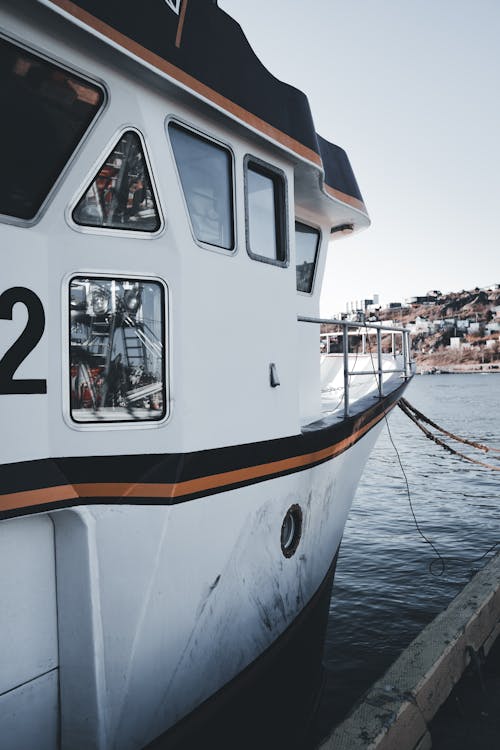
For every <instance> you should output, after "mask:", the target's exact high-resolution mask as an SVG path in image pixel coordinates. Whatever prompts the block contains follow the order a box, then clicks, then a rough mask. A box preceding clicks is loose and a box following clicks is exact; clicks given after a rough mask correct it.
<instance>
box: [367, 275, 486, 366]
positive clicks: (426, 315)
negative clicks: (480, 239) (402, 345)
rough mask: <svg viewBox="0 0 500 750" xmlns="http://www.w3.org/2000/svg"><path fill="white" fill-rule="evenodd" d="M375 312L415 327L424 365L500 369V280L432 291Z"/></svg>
mask: <svg viewBox="0 0 500 750" xmlns="http://www.w3.org/2000/svg"><path fill="white" fill-rule="evenodd" d="M371 317H372V319H373V318H374V317H376V319H378V320H384V321H388V320H392V321H394V322H395V323H398V324H403V325H406V326H408V327H409V328H410V329H411V330H412V349H413V350H414V357H415V360H416V362H417V366H418V367H420V368H421V369H432V368H438V369H443V368H445V369H448V370H450V369H451V370H457V371H458V370H463V369H498V365H500V342H499V337H500V288H498V285H494V286H492V287H491V288H490V289H479V288H478V287H476V288H475V289H472V290H469V291H466V290H462V291H461V292H450V293H447V294H442V293H441V292H438V291H433V292H429V293H428V294H427V295H425V297H415V298H412V301H410V302H409V303H407V304H404V305H402V306H401V307H398V308H392V309H380V310H377V311H375V312H374V314H373V315H372V316H371Z"/></svg>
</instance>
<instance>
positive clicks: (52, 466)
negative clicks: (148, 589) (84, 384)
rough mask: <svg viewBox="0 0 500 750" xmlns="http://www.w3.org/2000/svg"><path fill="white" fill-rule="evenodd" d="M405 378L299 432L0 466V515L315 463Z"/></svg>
mask: <svg viewBox="0 0 500 750" xmlns="http://www.w3.org/2000/svg"><path fill="white" fill-rule="evenodd" d="M405 387H406V383H404V384H403V385H402V386H400V387H399V388H398V389H396V390H395V391H393V393H392V394H390V395H389V396H387V397H385V398H384V399H382V400H380V401H377V403H376V404H375V405H374V406H373V407H370V408H369V409H366V410H365V411H364V412H361V413H360V414H358V415H356V416H354V417H351V418H349V419H347V420H344V421H342V422H340V423H337V424H325V423H318V425H317V427H316V429H311V428H309V429H308V430H307V431H305V432H303V433H302V434H301V435H297V436H292V437H289V438H281V439H277V440H270V441H263V442H261V443H252V444H247V445H240V446H230V447H226V448H215V449H212V450H208V451H198V452H194V453H187V454H158V455H138V456H82V457H73V458H50V459H44V460H39V461H26V462H22V463H16V464H8V465H5V466H2V467H0V487H1V488H2V492H1V493H0V518H8V517H12V516H17V515H26V514H29V513H40V512H43V511H48V510H54V509H57V508H63V507H72V506H75V505H91V504H105V503H109V502H111V501H112V502H113V503H118V504H125V505H173V504H177V503H181V502H186V501H188V500H194V499H197V498H201V497H205V496H209V495H213V494H216V493H219V492H226V491H228V490H232V489H236V488H238V487H243V486H246V485H251V484H256V483H258V482H263V481H266V480H269V479H274V478H276V477H281V476H286V475H288V474H293V473H296V472H298V471H304V470H306V469H309V468H312V467H314V466H318V465H320V464H322V463H325V462H326V461H329V460H331V459H332V458H334V457H335V456H338V455H340V454H341V453H343V452H344V451H346V450H347V449H348V448H350V447H351V446H352V445H354V444H355V443H356V442H358V441H359V440H360V439H361V438H362V437H363V436H364V435H365V434H366V433H367V432H369V431H370V430H371V429H372V428H373V427H374V426H375V425H376V424H378V423H379V422H380V420H381V419H383V418H384V416H385V414H386V413H387V412H388V411H389V410H390V409H392V408H393V407H394V406H395V405H396V403H397V401H398V399H399V398H400V397H401V395H402V391H403V390H404V388H405Z"/></svg>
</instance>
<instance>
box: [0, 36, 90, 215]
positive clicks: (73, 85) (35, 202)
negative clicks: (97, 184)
mask: <svg viewBox="0 0 500 750" xmlns="http://www.w3.org/2000/svg"><path fill="white" fill-rule="evenodd" d="M103 100H104V94H103V91H102V90H101V89H100V88H98V87H97V86H94V85H92V84H90V83H88V81H85V80H84V79H83V78H80V77H79V76H76V75H74V74H73V73H69V72H68V71H66V70H64V69H63V68H61V67H59V66H58V65H54V64H53V63H49V62H47V61H46V60H43V59H42V58H40V57H38V56H35V55H33V54H31V53H29V52H27V51H26V50H24V49H23V48H22V47H18V46H17V45H15V44H12V43H11V42H7V41H5V40H3V39H0V101H1V102H2V103H3V107H2V116H1V117H0V143H1V144H2V180H1V182H0V214H6V215H8V216H13V217H16V218H18V219H25V220H30V219H33V218H34V217H35V216H36V214H37V212H38V211H39V209H40V207H41V205H42V203H43V202H44V200H45V198H46V197H47V195H48V194H49V192H50V190H51V189H52V187H53V186H54V184H55V182H56V180H57V178H58V177H59V175H60V174H61V172H62V170H63V169H64V167H65V166H66V164H67V162H68V161H69V158H70V156H71V154H72V153H73V152H74V150H75V148H76V147H77V145H78V143H79V142H80V141H81V139H82V138H83V135H84V134H85V132H86V131H87V129H88V128H89V126H90V124H91V122H92V120H93V119H94V118H95V116H96V114H97V112H98V111H99V109H100V108H101V106H102V103H103Z"/></svg>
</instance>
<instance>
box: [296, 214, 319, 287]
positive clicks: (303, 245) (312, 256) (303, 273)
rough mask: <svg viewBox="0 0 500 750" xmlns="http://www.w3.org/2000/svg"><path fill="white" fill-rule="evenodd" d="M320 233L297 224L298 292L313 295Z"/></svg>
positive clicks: (305, 225) (304, 225) (297, 222)
mask: <svg viewBox="0 0 500 750" xmlns="http://www.w3.org/2000/svg"><path fill="white" fill-rule="evenodd" d="M319 236H320V235H319V231H318V230H317V229H313V228H312V227H308V226H307V224H301V223H300V222H299V221H296V222H295V264H296V271H297V291H299V292H307V293H309V294H310V293H311V292H312V288H313V282H314V273H315V270H316V262H317V260H318V249H319Z"/></svg>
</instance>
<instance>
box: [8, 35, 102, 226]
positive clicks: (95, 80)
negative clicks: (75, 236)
mask: <svg viewBox="0 0 500 750" xmlns="http://www.w3.org/2000/svg"><path fill="white" fill-rule="evenodd" d="M0 38H1V39H3V40H4V41H6V42H9V43H11V44H13V45H15V46H16V47H20V48H21V49H24V50H26V52H27V53H28V54H30V55H33V56H35V57H39V58H40V59H41V60H44V61H46V62H48V63H49V64H51V65H56V66H58V67H60V68H62V69H63V70H64V71H65V72H67V73H70V74H73V75H75V76H78V77H79V78H81V79H82V80H84V81H87V82H88V83H89V84H91V85H92V86H95V87H96V88H98V89H100V91H101V93H102V103H101V106H100V108H99V109H98V110H97V112H96V113H95V115H94V117H93V119H92V120H91V122H90V123H89V125H88V127H87V129H86V131H85V133H84V134H83V136H82V138H81V140H80V141H79V142H78V144H77V145H76V148H75V150H74V151H73V152H72V153H71V155H70V157H69V159H68V160H67V162H66V164H65V165H64V167H63V168H62V170H61V171H60V173H59V176H58V177H57V179H56V180H55V182H54V184H53V185H52V187H51V188H50V190H49V192H48V193H47V195H46V196H45V198H44V200H43V201H42V203H41V205H40V208H39V209H38V211H37V212H36V214H35V215H34V216H33V217H32V218H31V219H21V218H19V217H17V216H10V215H9V214H2V213H0V224H2V223H3V224H12V225H14V226H20V227H32V226H34V225H35V224H38V222H39V221H40V220H41V219H42V218H43V217H44V215H45V213H46V211H47V209H48V208H49V206H50V204H51V202H52V200H53V199H54V197H55V195H56V194H57V192H58V191H59V188H60V187H61V185H62V184H63V182H64V180H65V178H66V176H67V173H68V172H69V171H70V169H71V168H72V167H73V165H74V163H75V161H76V160H77V159H78V157H79V156H80V153H81V152H82V151H83V149H84V147H85V146H86V144H87V141H88V140H89V138H90V137H91V135H92V133H93V132H94V130H95V128H96V126H97V123H98V122H99V120H100V119H101V118H102V116H103V115H104V113H105V112H106V110H107V109H108V107H109V101H110V96H109V91H108V88H107V86H106V84H105V82H104V81H103V79H102V78H100V77H99V76H96V75H90V74H89V73H87V72H86V71H84V70H81V69H80V68H78V67H77V66H75V65H73V64H70V63H68V62H67V61H66V60H62V59H61V58H60V57H58V56H57V55H52V54H47V52H45V51H44V50H42V49H40V47H38V46H37V45H35V44H31V43H29V44H27V43H26V42H25V41H24V40H23V39H20V38H19V37H17V36H16V35H14V34H10V33H9V34H6V33H5V32H4V31H2V30H0Z"/></svg>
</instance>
